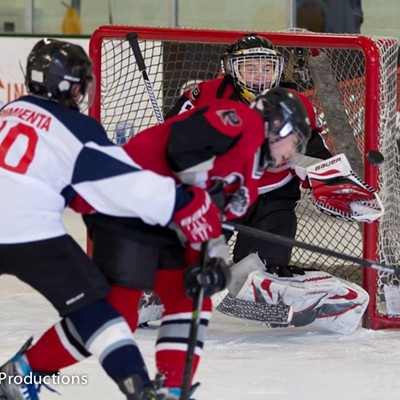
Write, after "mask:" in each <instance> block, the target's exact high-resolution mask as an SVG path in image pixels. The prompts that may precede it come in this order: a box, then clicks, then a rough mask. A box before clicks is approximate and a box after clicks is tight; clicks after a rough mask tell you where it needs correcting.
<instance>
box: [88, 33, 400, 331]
mask: <svg viewBox="0 0 400 400" xmlns="http://www.w3.org/2000/svg"><path fill="white" fill-rule="evenodd" d="M131 32H136V33H137V35H138V40H139V44H140V48H141V51H142V54H143V57H144V61H145V64H146V68H147V74H148V77H149V80H150V82H151V84H152V87H153V90H154V93H155V95H156V98H157V101H158V105H159V107H160V108H161V110H162V112H163V113H164V114H165V113H166V112H167V111H168V109H169V108H170V107H171V106H172V104H173V103H174V102H175V101H176V100H177V98H178V97H179V96H180V94H181V93H182V92H183V91H184V90H185V88H187V87H189V86H191V85H193V84H195V83H196V82H199V81H201V80H208V79H213V78H215V77H217V76H218V74H219V72H220V64H219V60H220V56H221V54H223V52H224V51H225V49H226V46H227V44H229V43H232V42H233V41H235V40H237V39H238V38H239V37H241V36H242V35H243V34H245V33H247V32H237V31H218V30H201V29H180V28H146V27H134V26H102V27H99V28H98V29H97V30H96V31H95V32H94V33H93V35H92V37H91V40H90V56H91V58H92V60H93V66H94V73H95V76H96V79H97V81H96V86H97V91H96V96H95V99H94V103H93V105H92V107H91V108H90V111H89V112H90V115H92V116H93V117H95V118H96V119H98V120H99V121H100V122H101V123H102V124H103V125H104V127H105V129H106V131H107V133H108V135H109V137H110V138H111V139H113V140H114V141H115V142H116V143H117V144H122V143H123V142H124V141H125V140H127V137H128V136H129V135H132V134H135V133H136V132H138V131H140V130H143V129H145V128H147V127H149V126H151V125H153V124H156V123H157V119H156V117H155V115H154V112H153V109H152V106H151V102H150V98H149V96H148V93H147V91H146V88H145V85H144V82H143V80H142V75H141V73H140V71H139V70H138V68H137V65H136V62H135V58H134V55H133V52H132V49H131V47H130V45H129V43H128V42H127V40H126V39H125V36H126V35H127V34H128V33H131ZM258 34H260V35H262V36H265V37H266V38H268V39H269V40H270V41H271V42H272V43H273V45H274V46H275V47H276V48H277V49H278V50H279V51H280V52H281V53H282V55H283V56H284V57H285V59H286V60H287V61H286V67H285V71H284V76H285V80H286V81H287V82H289V83H291V84H294V85H295V86H296V87H297V89H298V91H300V92H302V93H304V94H306V95H307V96H308V97H309V98H310V100H311V101H312V102H313V104H314V106H315V108H316V110H317V113H318V116H319V118H320V119H321V122H322V123H323V127H324V132H323V134H324V136H325V137H326V139H327V142H328V143H329V144H330V146H331V149H332V151H333V152H334V153H335V152H342V151H344V152H346V154H347V156H348V157H349V159H350V160H351V163H352V165H353V167H354V168H355V169H356V170H358V172H359V173H360V174H362V175H363V176H364V179H365V181H366V182H367V183H368V184H369V185H370V186H372V187H375V188H377V189H378V190H379V193H380V195H381V198H382V201H383V203H384V206H385V208H386V213H385V215H384V216H383V217H382V218H381V219H380V221H379V223H376V222H375V223H372V224H363V225H362V226H361V225H359V224H357V223H347V222H343V221H338V220H335V219H333V218H330V217H327V216H325V215H323V214H320V213H318V212H316V211H314V210H313V209H312V206H310V203H309V202H308V200H307V199H306V198H305V197H303V198H302V200H301V201H300V202H299V204H298V207H297V209H296V214H297V217H298V231H297V236H296V238H297V239H298V240H301V241H304V242H308V243H312V244H317V245H320V246H325V247H327V248H330V249H332V250H335V251H339V252H342V253H347V254H350V255H353V256H358V257H364V258H367V259H369V260H372V261H378V262H380V263H382V264H387V265H400V233H399V232H400V156H399V148H398V143H397V141H396V138H395V129H396V85H397V83H396V63H397V51H398V43H397V40H396V39H395V38H386V37H367V36H362V35H339V34H320V33H318V34H317V33H311V32H306V31H300V30H292V31H282V32H258ZM370 150H379V151H380V152H381V153H382V154H383V156H384V158H385V161H384V162H383V163H382V164H381V165H380V166H379V167H377V166H374V165H372V164H370V163H369V162H368V161H366V157H365V156H366V154H367V153H368V151H370ZM233 245H234V242H233V243H232V246H233ZM291 262H292V263H293V264H296V265H300V266H305V267H316V268H319V269H323V270H325V271H327V272H330V273H332V274H334V275H337V276H339V277H342V278H343V279H347V280H350V281H353V282H356V283H358V284H361V285H363V286H364V288H365V289H366V290H367V291H368V292H369V294H370V296H371V301H370V305H369V308H368V310H367V313H366V317H365V326H366V327H369V328H373V329H382V328H394V327H400V289H399V281H398V280H397V279H394V278H393V277H392V276H390V275H388V274H385V273H377V272H376V271H373V270H371V269H368V268H365V269H364V270H362V269H361V268H360V267H358V266H356V265H354V264H351V263H349V264H348V263H344V262H343V261H339V260H336V259H333V258H332V257H327V256H323V255H319V254H315V253H310V252H307V251H304V250H301V249H294V250H293V254H292V260H291ZM396 299H397V300H398V305H396V304H397V303H396Z"/></svg>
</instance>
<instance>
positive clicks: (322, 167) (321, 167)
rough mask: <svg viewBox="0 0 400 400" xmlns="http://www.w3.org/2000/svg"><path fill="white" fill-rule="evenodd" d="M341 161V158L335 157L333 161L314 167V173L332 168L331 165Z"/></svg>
mask: <svg viewBox="0 0 400 400" xmlns="http://www.w3.org/2000/svg"><path fill="white" fill-rule="evenodd" d="M340 161H342V158H341V157H336V158H333V159H330V160H328V161H327V162H324V163H321V164H319V165H317V166H316V167H315V171H319V170H321V169H325V168H327V167H332V166H333V165H335V164H337V163H338V162H340Z"/></svg>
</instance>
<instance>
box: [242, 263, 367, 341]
mask: <svg viewBox="0 0 400 400" xmlns="http://www.w3.org/2000/svg"><path fill="white" fill-rule="evenodd" d="M236 298H237V299H240V300H244V301H247V302H254V303H261V304H267V305H286V306H291V307H292V308H293V318H292V322H291V326H296V327H298V326H310V327H316V328H319V329H324V330H328V331H331V332H336V333H342V334H349V333H351V332H353V331H354V330H355V329H357V327H358V325H359V322H360V320H361V318H362V315H363V313H364V311H365V308H366V307H367V304H368V300H369V297H368V294H367V293H366V292H365V291H364V290H363V289H362V288H360V287H359V286H357V285H355V284H352V283H349V282H346V281H343V280H341V279H339V278H336V277H334V276H332V275H330V274H328V273H326V272H321V271H310V272H306V273H305V274H304V275H296V276H294V277H292V278H280V277H278V276H277V275H275V274H270V273H268V272H263V271H254V272H252V273H250V275H249V277H248V279H247V280H246V282H245V284H244V285H243V287H242V289H241V290H240V291H239V293H238V294H237V296H236Z"/></svg>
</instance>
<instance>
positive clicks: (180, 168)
mask: <svg viewBox="0 0 400 400" xmlns="http://www.w3.org/2000/svg"><path fill="white" fill-rule="evenodd" d="M264 129H265V128H264V121H263V119H262V117H261V115H260V114H259V113H258V111H256V110H253V109H251V108H249V107H248V106H247V105H245V104H242V103H239V102H237V101H233V100H217V101H214V102H212V103H209V104H207V105H203V106H201V107H197V108H194V109H192V110H189V111H188V112H185V113H183V114H180V115H177V116H175V117H173V118H170V119H168V120H167V121H166V122H164V123H163V124H160V125H157V126H154V127H151V128H149V129H146V130H144V131H142V132H140V133H138V134H137V135H136V136H134V137H133V138H132V139H131V140H130V141H129V142H128V143H127V144H125V145H124V149H125V151H126V152H127V153H128V154H129V156H130V157H132V159H133V160H134V161H135V163H137V164H139V165H140V166H141V167H142V168H146V169H151V170H152V171H154V172H157V173H159V174H161V175H165V176H170V177H174V178H175V179H176V182H177V183H178V184H179V183H186V184H190V185H195V186H199V187H203V188H209V187H210V186H212V185H213V181H214V180H215V179H221V180H223V181H224V183H225V186H224V192H225V195H226V199H227V203H226V210H225V215H226V217H227V218H228V219H229V218H237V217H239V216H242V215H244V214H245V213H246V211H247V209H248V207H249V206H250V205H251V204H252V203H253V202H254V201H255V200H256V198H257V196H258V191H257V189H258V181H259V178H260V176H261V174H260V173H259V171H258V170H257V169H258V161H257V155H258V152H257V150H258V149H259V148H260V146H261V145H262V144H263V143H264V141H265V133H264Z"/></svg>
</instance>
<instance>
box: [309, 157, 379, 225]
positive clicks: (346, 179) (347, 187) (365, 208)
mask: <svg viewBox="0 0 400 400" xmlns="http://www.w3.org/2000/svg"><path fill="white" fill-rule="evenodd" d="M307 180H308V184H309V193H308V194H309V196H310V199H311V201H312V202H313V204H314V206H315V208H316V209H317V210H319V211H322V212H323V213H325V214H328V215H331V216H334V217H336V218H340V219H343V220H346V221H358V222H373V221H375V220H376V219H378V218H379V217H381V216H382V215H383V213H384V208H383V205H382V202H381V199H380V197H379V195H378V194H377V192H376V190H375V189H373V188H371V187H370V186H368V185H367V184H366V183H365V182H364V181H363V180H362V179H361V178H360V177H359V176H357V175H356V174H355V173H354V172H353V171H352V169H351V167H350V164H349V162H348V160H347V157H346V156H345V155H344V154H339V155H337V156H335V157H331V158H329V159H327V160H324V161H322V162H320V163H318V164H314V165H311V166H309V167H308V168H307Z"/></svg>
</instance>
